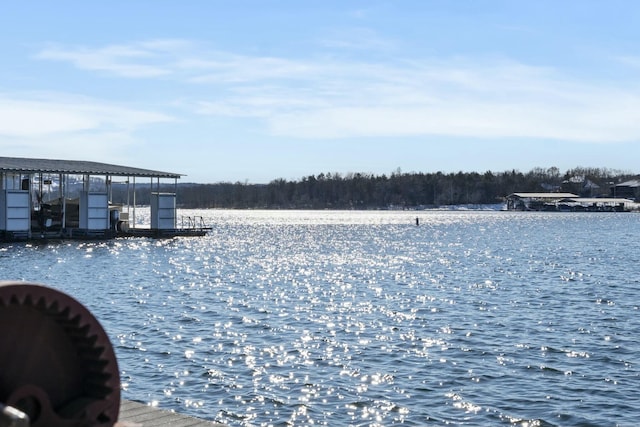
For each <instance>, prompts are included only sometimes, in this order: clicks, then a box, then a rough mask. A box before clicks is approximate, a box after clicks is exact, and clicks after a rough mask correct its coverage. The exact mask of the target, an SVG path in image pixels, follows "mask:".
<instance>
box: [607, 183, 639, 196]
mask: <svg viewBox="0 0 640 427" xmlns="http://www.w3.org/2000/svg"><path fill="white" fill-rule="evenodd" d="M609 195H610V196H611V197H614V198H624V199H631V200H635V201H639V200H640V180H638V179H632V180H629V181H625V182H621V183H619V184H614V185H612V186H611V189H610V194H609Z"/></svg>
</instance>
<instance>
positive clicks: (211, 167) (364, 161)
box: [0, 0, 640, 183]
mask: <svg viewBox="0 0 640 427" xmlns="http://www.w3.org/2000/svg"><path fill="white" fill-rule="evenodd" d="M2 9H3V10H2V14H0V52H2V54H3V60H2V66H1V67H0V149H1V151H0V152H1V153H2V155H3V156H16V157H44V158H56V159H76V160H93V161H102V162H107V163H115V164H122V165H128V166H137V167H145V168H149V169H157V170H163V171H169V172H178V173H183V174H185V175H186V176H185V177H184V178H183V181H184V182H202V183H207V182H220V181H226V182H236V181H241V182H249V183H267V182H269V181H271V180H273V179H277V178H284V179H288V180H297V179H300V178H302V177H304V176H308V175H316V174H319V173H322V172H324V173H327V172H331V173H334V172H338V173H341V174H346V173H349V172H365V173H373V174H390V173H392V172H394V171H396V170H398V168H400V170H402V171H403V172H425V173H429V172H438V171H442V172H457V171H465V172H468V171H477V172H485V171H487V170H491V171H494V172H501V171H505V170H511V169H517V170H520V171H522V172H527V171H529V170H531V169H533V168H535V167H543V168H547V167H552V166H555V167H558V168H560V170H561V171H565V170H567V169H570V168H573V167H576V166H583V167H604V168H610V169H614V170H622V171H628V172H632V173H638V172H640V165H639V164H638V161H639V160H640V141H639V140H640V25H638V22H640V2H636V1H635V0H629V1H621V0H612V1H607V2H604V1H591V0H575V1H572V0H565V1H557V0H553V1H546V0H536V1H512V0H509V1H499V0H495V1H486V0H455V1H453V0H450V1H444V0H443V1H437V0H413V1H409V0H394V1H392V0H385V1H382V0H366V1H357V0H352V1H350V0H317V1H316V0H305V1H300V0H296V1H293V0H290V1H289V0H233V1H216V0H201V1H189V0H185V1H183V2H177V1H168V0H136V1H120V0H111V1H108V2H107V1H103V2H97V1H79V0H78V1H65V0H59V1H44V0H35V1H28V2H8V3H7V4H4V5H3V8H2Z"/></svg>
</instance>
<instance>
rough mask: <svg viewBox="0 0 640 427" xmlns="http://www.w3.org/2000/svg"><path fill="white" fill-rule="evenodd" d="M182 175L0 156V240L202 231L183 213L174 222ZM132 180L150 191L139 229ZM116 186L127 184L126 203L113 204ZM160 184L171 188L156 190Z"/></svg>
mask: <svg viewBox="0 0 640 427" xmlns="http://www.w3.org/2000/svg"><path fill="white" fill-rule="evenodd" d="M181 176H182V175H181V174H177V173H171V172H161V171H155V170H148V169H140V168H134V167H127V166H117V165H111V164H106V163H98V162H86V161H74V160H51V159H28V158H16V157H0V239H2V240H5V241H7V240H9V241H12V240H29V239H43V238H77V239H82V238H91V239H98V238H113V237H119V236H150V237H172V236H177V235H203V234H206V232H207V230H208V228H207V227H206V226H205V225H204V224H203V221H202V218H189V217H187V220H186V225H185V222H184V218H183V221H182V223H181V225H180V227H179V226H178V218H177V209H176V191H177V186H178V179H179V178H180V177H181ZM136 180H138V186H139V187H140V186H142V187H143V188H148V189H149V191H150V212H151V218H150V223H149V224H143V225H141V226H139V227H137V226H136V219H135V207H136V200H135V198H136ZM141 181H142V182H141ZM145 181H146V182H145ZM167 181H169V182H168V183H167ZM115 184H117V185H119V188H122V187H125V188H126V193H127V195H126V202H124V203H119V204H116V203H113V200H112V190H113V186H114V185H115ZM141 184H142V185H141ZM161 185H162V188H163V189H165V190H166V188H170V189H172V190H170V191H161Z"/></svg>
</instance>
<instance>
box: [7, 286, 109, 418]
mask: <svg viewBox="0 0 640 427" xmlns="http://www.w3.org/2000/svg"><path fill="white" fill-rule="evenodd" d="M0 403H5V404H7V405H10V406H13V407H15V408H17V409H19V410H21V411H23V412H24V413H26V414H27V415H28V416H29V418H30V420H31V425H32V426H34V427H40V426H47V427H76V426H77V427H81V426H82V427H89V426H113V425H114V424H115V423H116V421H117V419H118V413H119V410H120V374H119V371H118V364H117V361H116V357H115V354H114V351H113V347H112V346H111V342H110V341H109V338H108V337H107V335H106V333H105V331H104V329H103V328H102V326H101V325H100V324H99V323H98V321H97V320H96V319H95V318H94V317H93V316H92V315H91V313H90V312H89V311H88V310H87V309H86V308H85V307H84V306H83V305H82V304H80V303H79V302H78V301H76V300H75V299H73V298H71V297H70V296H68V295H66V294H64V293H62V292H60V291H57V290H55V289H52V288H49V287H45V286H42V285H37V284H32V283H25V282H0Z"/></svg>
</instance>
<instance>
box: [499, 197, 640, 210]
mask: <svg viewBox="0 0 640 427" xmlns="http://www.w3.org/2000/svg"><path fill="white" fill-rule="evenodd" d="M506 202H507V210H511V211H550V212H629V211H632V210H638V207H639V206H640V205H638V204H637V203H635V202H634V201H633V200H630V199H625V198H620V197H580V196H578V195H576V194H573V193H512V194H510V195H508V196H507V197H506Z"/></svg>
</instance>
